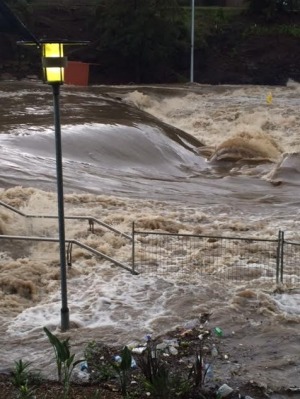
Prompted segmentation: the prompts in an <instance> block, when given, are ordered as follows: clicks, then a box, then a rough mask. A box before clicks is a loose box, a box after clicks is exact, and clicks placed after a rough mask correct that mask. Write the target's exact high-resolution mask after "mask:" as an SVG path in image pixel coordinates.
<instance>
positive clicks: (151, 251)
mask: <svg viewBox="0 0 300 399" xmlns="http://www.w3.org/2000/svg"><path fill="white" fill-rule="evenodd" d="M0 205H2V206H4V207H6V208H7V209H10V210H12V211H13V212H16V213H17V214H19V215H21V216H23V217H26V218H44V219H46V218H48V219H57V216H52V215H50V216H49V215H30V214H25V213H23V212H21V211H19V210H18V209H16V208H13V207H12V206H10V205H7V204H5V203H4V202H2V201H0ZM65 219H74V220H76V219H77V220H87V221H88V223H89V229H90V231H92V232H94V223H97V224H99V225H101V226H103V227H105V228H107V229H109V230H110V231H113V232H115V233H117V234H119V235H120V236H122V237H124V238H126V239H128V240H130V243H131V265H130V266H128V265H126V264H124V263H122V262H120V261H118V260H116V259H114V258H112V257H110V256H108V255H106V254H104V253H102V252H101V251H98V250H96V249H94V248H92V247H90V246H88V245H86V244H83V243H81V242H80V241H78V240H75V239H72V240H70V239H69V240H66V244H67V250H66V256H67V263H68V265H69V266H71V265H72V248H73V245H77V246H79V247H81V248H83V249H85V250H86V251H88V252H90V253H92V254H94V255H96V256H99V257H102V258H103V259H106V260H108V261H110V262H112V263H114V264H115V265H117V266H119V267H121V268H123V269H125V270H127V271H129V272H130V273H132V274H139V273H147V274H150V275H155V276H162V277H165V276H167V275H170V274H171V273H176V274H177V275H178V276H180V275H184V274H185V275H186V274H191V273H193V275H195V276H197V275H198V276H211V277H214V278H219V279H220V278H223V279H226V280H232V281H251V280H255V279H260V280H262V279H263V280H265V281H267V282H272V283H277V284H278V283H287V284H299V283H300V243H298V242H292V241H288V240H285V238H284V232H283V231H279V232H278V236H277V238H275V239H260V238H253V237H225V236H212V235H195V234H170V233H165V232H154V231H139V230H137V229H136V228H135V225H134V223H133V224H132V235H129V234H125V233H122V232H120V231H119V230H117V229H115V228H114V227H112V226H110V225H108V224H106V223H103V222H101V221H99V220H98V219H95V218H93V217H90V216H66V218H65ZM0 239H9V240H27V241H29V240H32V241H45V242H47V241H48V242H54V241H55V242H59V239H58V238H49V237H34V236H5V235H0Z"/></svg>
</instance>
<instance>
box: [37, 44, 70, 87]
mask: <svg viewBox="0 0 300 399" xmlns="http://www.w3.org/2000/svg"><path fill="white" fill-rule="evenodd" d="M42 65H43V71H44V80H45V82H46V83H49V84H53V83H60V84H62V83H63V82H64V69H65V67H66V65H67V57H64V44H63V43H42Z"/></svg>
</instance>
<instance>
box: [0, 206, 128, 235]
mask: <svg viewBox="0 0 300 399" xmlns="http://www.w3.org/2000/svg"><path fill="white" fill-rule="evenodd" d="M0 205H2V206H4V207H5V208H7V209H9V210H11V211H13V212H15V213H17V214H18V215H20V216H23V217H25V218H35V219H58V216H55V215H35V214H26V213H24V212H22V211H19V210H18V209H16V208H14V207H13V206H11V205H8V204H6V203H5V202H3V201H0ZM65 219H68V220H87V221H88V222H89V225H90V229H91V231H93V228H94V223H97V224H99V225H100V226H102V227H105V228H107V229H108V230H111V231H113V232H114V233H116V234H119V235H121V236H122V237H124V238H126V239H128V240H130V241H132V236H130V235H129V234H126V233H122V232H121V231H119V230H117V229H115V228H114V227H112V226H110V225H109V224H107V223H105V222H102V221H101V220H98V219H96V218H94V217H93V216H65Z"/></svg>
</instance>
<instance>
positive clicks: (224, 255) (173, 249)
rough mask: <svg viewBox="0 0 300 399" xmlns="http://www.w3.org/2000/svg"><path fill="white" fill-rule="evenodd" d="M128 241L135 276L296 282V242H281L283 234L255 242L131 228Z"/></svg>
mask: <svg viewBox="0 0 300 399" xmlns="http://www.w3.org/2000/svg"><path fill="white" fill-rule="evenodd" d="M133 243H134V251H133V252H134V255H133V266H132V267H133V269H134V270H136V271H137V272H139V273H142V272H145V273H147V274H150V275H156V276H162V277H163V276H166V275H168V274H170V273H176V275H178V276H179V277H180V276H181V275H182V276H183V275H188V274H192V275H193V276H197V275H198V276H208V275H209V276H211V277H215V278H218V279H220V278H222V279H226V280H232V281H250V280H255V279H260V280H265V281H268V282H272V283H275V282H276V283H291V284H295V283H300V243H294V242H290V241H285V239H284V232H282V231H279V233H278V237H277V239H259V238H253V237H248V238H247V237H246V238H243V237H224V236H210V235H194V234H170V233H163V232H153V231H138V230H135V229H134V228H133Z"/></svg>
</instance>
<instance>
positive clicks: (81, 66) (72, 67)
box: [65, 61, 90, 86]
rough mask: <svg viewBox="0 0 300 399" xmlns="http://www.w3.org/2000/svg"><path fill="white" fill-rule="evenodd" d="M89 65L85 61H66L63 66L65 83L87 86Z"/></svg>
mask: <svg viewBox="0 0 300 399" xmlns="http://www.w3.org/2000/svg"><path fill="white" fill-rule="evenodd" d="M89 67H90V65H89V64H88V63H86V62H81V61H68V64H67V66H66V68H65V83H66V84H69V85H75V86H88V84H89Z"/></svg>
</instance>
